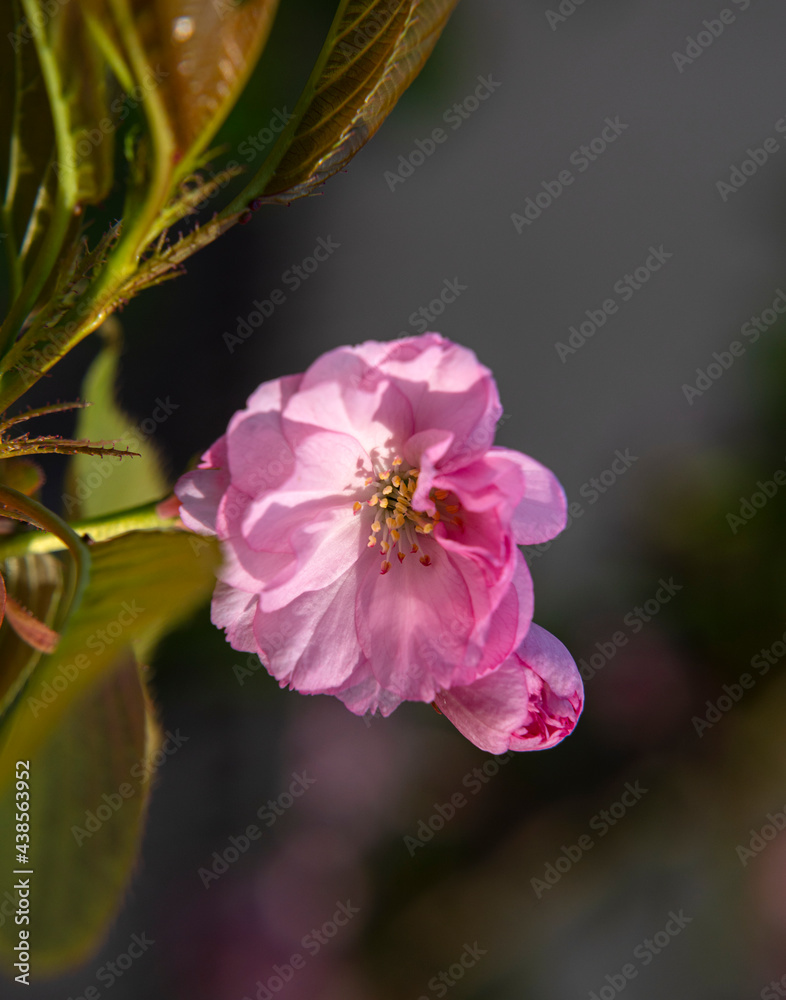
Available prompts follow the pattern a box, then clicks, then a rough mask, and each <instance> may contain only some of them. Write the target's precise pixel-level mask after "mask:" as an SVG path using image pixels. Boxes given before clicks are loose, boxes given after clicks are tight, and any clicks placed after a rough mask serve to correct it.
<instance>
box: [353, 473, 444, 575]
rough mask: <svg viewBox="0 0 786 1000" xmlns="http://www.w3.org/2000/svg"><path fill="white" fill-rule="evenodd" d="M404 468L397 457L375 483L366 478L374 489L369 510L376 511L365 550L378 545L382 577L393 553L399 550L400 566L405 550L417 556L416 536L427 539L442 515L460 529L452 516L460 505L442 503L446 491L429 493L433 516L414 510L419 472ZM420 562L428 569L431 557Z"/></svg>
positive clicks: (358, 506)
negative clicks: (413, 502)
mask: <svg viewBox="0 0 786 1000" xmlns="http://www.w3.org/2000/svg"><path fill="white" fill-rule="evenodd" d="M403 464H404V462H403V459H401V458H400V457H399V456H398V455H397V456H396V457H395V458H394V459H393V462H392V468H390V469H387V470H386V471H384V472H380V473H378V475H377V478H376V479H374V478H373V477H369V478H368V479H367V480H366V483H365V485H366V486H370V487H372V488H373V489H374V493H373V494H372V495H371V497H370V498H369V499H368V500H367V501H366V503H367V505H368V506H369V507H372V508H374V507H376V508H377V509H376V510H375V511H374V513H375V515H376V516H375V518H374V521H373V523H372V525H371V534H370V535H369V536H368V547H369V548H373V547H374V546H375V545H377V544H378V545H379V551H380V555H381V556H382V566H381V568H380V572H381V573H383V574H384V573H387V572H388V570H389V569H390V566H391V563H390V560H389V559H388V556H389V555H390V554H391V553H392V552H393V550H394V549H396V548H397V549H398V551H397V552H396V555H397V556H398V560H399V562H404V559H405V558H406V555H407V552H405V551H404V549H405V548H406V549H407V550H408V551H409V553H410V554H415V553H417V552H419V551H420V546H419V545H418V541H417V538H418V535H421V536H422V535H430V534H431V532H432V531H433V530H434V525H435V524H437V523H438V522H439V521H441V520H443V517H444V516H445V515H450V517H451V519H452V521H453V523H454V524H457V525H459V526H460V525H461V521H460V519H459V518H457V517H454V516H453V515H455V513H456V511H458V509H459V505H458V504H457V503H449V504H445V503H444V501H445V500H446V499H448V491H447V490H436V489H434V490H432V491H431V493H430V496H431V499H432V500H433V501H434V505H435V507H436V508H437V509H436V510H435V511H434V513H433V514H429V513H427V512H426V511H422V510H415V509H414V508H413V506H412V497H413V496H414V494H415V490H416V489H417V485H418V475H419V474H420V470H419V469H404V468H402V466H403ZM362 509H363V504H362V503H360V502H359V501H356V502H355V505H354V511H355V513H356V514H359V513H360V511H361V510H362ZM421 541H422V539H421ZM420 562H421V563H422V564H423V565H424V566H430V565H431V557H430V556H429V555H428V554H426V553H422V554H421V556H420Z"/></svg>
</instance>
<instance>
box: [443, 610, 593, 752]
mask: <svg viewBox="0 0 786 1000" xmlns="http://www.w3.org/2000/svg"><path fill="white" fill-rule="evenodd" d="M435 701H436V704H437V705H438V706H439V709H440V711H441V712H442V713H443V715H445V716H447V718H448V719H450V721H451V722H452V723H453V724H454V726H456V728H457V729H458V730H459V731H460V732H461V733H463V734H464V736H466V737H467V739H469V740H471V741H472V742H473V743H474V744H475V746H477V747H480V749H481V750H485V751H487V752H488V753H495V754H499V753H505V752H506V751H507V750H546V749H548V748H549V747H552V746H554V745H555V744H557V743H559V742H560V740H562V739H564V738H565V737H566V736H567V735H568V734H569V733H570V732H571V731H572V730H573V727H574V726H575V725H576V721H577V720H578V717H579V715H580V714H581V709H582V706H583V702H584V692H583V686H582V682H581V676H580V674H579V671H578V668H577V667H576V664H575V663H574V661H573V658H572V657H571V655H570V653H569V652H568V651H567V649H565V647H564V646H563V645H562V643H561V642H559V640H558V639H555V638H554V636H553V635H551V634H550V633H549V632H547V631H546V630H545V629H542V628H540V627H539V626H538V625H535V624H532V625H531V626H530V629H529V632H528V633H527V635H526V637H525V639H524V641H523V642H522V644H521V645H520V646H519V648H518V649H517V650H516V652H515V653H514V654H513V656H511V657H509V658H508V659H507V660H505V662H504V663H503V664H502V665H501V666H499V667H498V668H497V669H496V670H494V671H493V672H492V673H490V674H487V675H486V676H485V677H482V678H481V679H480V680H477V681H475V682H474V683H472V684H467V685H465V686H462V687H453V688H451V689H450V690H448V691H441V692H440V693H439V694H438V695H437V696H436V699H435Z"/></svg>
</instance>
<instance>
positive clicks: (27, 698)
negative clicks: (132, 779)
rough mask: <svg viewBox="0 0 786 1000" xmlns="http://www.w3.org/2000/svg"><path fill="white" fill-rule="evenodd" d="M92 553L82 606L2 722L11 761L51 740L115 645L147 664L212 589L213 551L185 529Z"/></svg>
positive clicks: (135, 536)
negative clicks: (161, 640) (162, 640)
mask: <svg viewBox="0 0 786 1000" xmlns="http://www.w3.org/2000/svg"><path fill="white" fill-rule="evenodd" d="M90 554H91V557H92V558H91V569H90V582H89V584H88V586H87V588H86V590H85V593H84V596H83V598H82V601H81V604H80V605H79V607H78V609H77V610H76V611H75V612H74V613H73V614H72V615H71V616H70V618H69V619H68V622H67V625H66V627H65V628H64V629H63V630H62V638H61V640H60V644H59V645H58V647H57V650H56V651H55V652H54V653H53V654H52V655H50V656H43V657H42V658H41V659H40V661H39V663H38V665H37V666H36V668H35V670H34V672H33V674H32V676H31V677H30V679H29V680H28V682H27V684H26V686H25V688H24V690H23V691H22V692H20V694H19V695H18V697H17V699H16V704H15V705H14V707H13V710H12V712H11V715H10V718H9V719H8V720H7V721H6V722H5V724H4V726H5V735H6V739H7V744H6V746H5V747H4V754H5V755H6V756H7V757H8V759H13V760H16V759H19V758H27V757H29V756H30V754H31V753H34V752H35V750H36V748H37V747H38V746H39V745H40V744H41V743H42V742H44V741H45V740H46V739H48V734H49V733H50V732H52V731H53V730H55V729H57V727H58V726H59V725H60V723H61V720H62V719H64V718H65V717H66V716H67V714H68V712H69V711H70V709H71V706H72V705H73V704H74V703H75V702H76V701H78V700H79V699H80V698H81V697H83V696H84V695H85V694H86V693H87V692H88V691H89V690H90V689H92V688H93V687H94V686H95V685H96V684H99V683H101V682H102V681H103V679H104V678H105V677H106V675H107V672H109V671H111V669H112V665H113V663H114V662H115V658H116V656H117V651H118V648H120V647H121V646H126V645H130V646H132V648H133V649H134V651H135V653H136V655H137V657H138V658H139V660H140V661H142V662H144V661H145V660H146V659H147V657H148V656H149V655H150V653H151V652H152V649H153V647H154V645H155V643H156V642H157V641H158V639H159V638H160V637H161V636H162V635H163V634H164V633H165V632H167V631H169V630H170V629H171V628H173V627H174V626H175V625H176V624H177V623H178V622H179V621H181V620H182V619H183V618H185V617H186V616H188V615H189V614H191V612H192V611H193V610H194V609H195V608H196V607H197V606H198V605H199V604H200V603H201V602H202V601H204V600H206V598H207V597H208V595H209V594H210V593H211V591H212V590H213V587H214V586H215V569H216V566H217V563H218V549H217V546H216V544H214V541H213V540H212V539H210V540H207V539H203V538H200V537H198V536H195V535H191V534H190V533H189V532H184V531H151V532H147V531H133V532H129V533H128V534H126V535H120V536H119V537H117V538H114V539H112V540H111V541H108V542H98V543H96V544H94V545H91V546H90ZM7 579H8V578H7ZM9 592H10V586H9ZM3 628H5V624H4V625H3ZM7 779H8V768H7V767H4V766H2V764H0V785H1V784H2V782H3V781H4V780H7Z"/></svg>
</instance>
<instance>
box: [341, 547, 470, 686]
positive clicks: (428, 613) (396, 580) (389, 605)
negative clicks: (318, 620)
mask: <svg viewBox="0 0 786 1000" xmlns="http://www.w3.org/2000/svg"><path fill="white" fill-rule="evenodd" d="M418 539H419V541H420V536H418ZM421 554H427V555H429V557H430V558H431V560H432V565H430V566H423V565H422V564H421V563H420V557H419V555H418V554H410V555H407V556H406V557H405V559H404V562H403V563H399V562H398V560H397V559H395V560H394V562H395V565H393V566H392V567H391V569H390V571H389V572H388V573H386V574H385V575H382V574H381V573H380V566H381V559H380V557H379V555H376V557H375V558H373V559H371V560H370V561H369V562H368V564H367V565H368V569H367V571H366V575H365V577H364V578H359V581H358V583H359V587H358V593H357V601H356V610H355V622H356V626H357V633H358V637H359V638H360V643H361V645H362V647H363V651H364V653H365V654H366V656H367V657H368V659H369V661H370V662H371V669H372V670H373V672H374V676H375V677H376V678H377V680H378V681H379V683H380V685H381V686H382V687H383V688H385V689H386V690H387V691H390V692H391V693H392V694H393V695H395V696H396V697H397V698H401V699H406V700H411V701H431V700H432V699H433V697H434V694H435V692H436V691H437V690H438V689H439V688H440V687H444V686H447V685H449V684H450V683H451V681H452V679H453V677H454V675H455V673H456V670H457V669H460V668H461V667H462V666H463V665H464V662H465V656H466V652H467V643H468V642H469V638H470V636H471V634H472V631H473V629H474V626H475V618H474V614H473V608H472V601H471V598H470V594H469V592H468V590H467V586H466V583H465V582H464V580H463V578H462V576H461V574H460V573H459V572H458V570H457V569H456V568H455V566H454V565H453V563H452V562H451V560H450V558H449V557H448V555H447V553H445V552H444V551H442V550H441V548H440V547H439V546H438V545H437V544H435V543H434V542H433V541H432V540H427V541H424V542H423V544H422V545H421Z"/></svg>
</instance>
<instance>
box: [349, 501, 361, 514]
mask: <svg viewBox="0 0 786 1000" xmlns="http://www.w3.org/2000/svg"><path fill="white" fill-rule="evenodd" d="M352 510H353V511H354V512H355V513H356V514H357V512H358V511H359V510H363V504H362V503H360V501H359V500H356V501H355V502H354V503H353V504H352Z"/></svg>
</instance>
